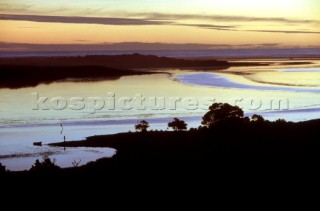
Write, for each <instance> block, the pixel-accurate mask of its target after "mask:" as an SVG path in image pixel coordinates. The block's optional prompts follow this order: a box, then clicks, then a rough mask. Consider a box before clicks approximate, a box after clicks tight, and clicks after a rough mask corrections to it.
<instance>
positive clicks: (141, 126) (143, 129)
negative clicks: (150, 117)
mask: <svg viewBox="0 0 320 211" xmlns="http://www.w3.org/2000/svg"><path fill="white" fill-rule="evenodd" d="M134 127H135V129H136V131H138V132H147V129H148V128H149V127H150V126H149V122H147V121H145V120H142V121H140V122H139V123H138V124H136V125H135V126H134Z"/></svg>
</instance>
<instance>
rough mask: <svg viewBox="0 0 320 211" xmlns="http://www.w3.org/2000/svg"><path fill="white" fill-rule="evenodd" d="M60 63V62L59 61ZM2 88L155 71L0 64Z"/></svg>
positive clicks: (99, 78) (98, 78)
mask: <svg viewBox="0 0 320 211" xmlns="http://www.w3.org/2000/svg"><path fill="white" fill-rule="evenodd" d="M58 64H59V63H58ZM0 69H1V71H0V73H1V77H0V88H22V87H32V86H37V85H38V84H40V83H51V82H54V81H59V80H65V79H70V80H72V81H81V80H86V81H88V80H116V79H119V78H120V77H121V76H126V75H141V74H151V73H153V72H151V71H149V72H145V71H134V70H124V69H114V68H107V67H102V66H67V67H66V66H20V65H19V66H13V65H11V66H10V65H8V66H0Z"/></svg>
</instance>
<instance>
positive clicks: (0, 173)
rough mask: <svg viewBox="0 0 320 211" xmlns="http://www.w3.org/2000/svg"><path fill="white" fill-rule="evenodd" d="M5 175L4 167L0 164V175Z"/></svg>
mask: <svg viewBox="0 0 320 211" xmlns="http://www.w3.org/2000/svg"><path fill="white" fill-rule="evenodd" d="M5 173H6V167H5V166H3V165H2V163H0V175H2V174H5Z"/></svg>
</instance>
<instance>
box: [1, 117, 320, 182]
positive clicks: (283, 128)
mask: <svg viewBox="0 0 320 211" xmlns="http://www.w3.org/2000/svg"><path fill="white" fill-rule="evenodd" d="M319 128H320V119H318V120H312V121H306V122H300V123H290V122H284V121H277V122H268V121H264V122H252V121H251V122H243V121H238V120H235V121H228V122H221V123H219V124H217V125H215V126H213V127H211V128H199V129H191V130H190V131H172V132H169V131H150V132H137V133H123V134H116V135H105V136H94V137H89V138H87V139H86V140H85V141H73V142H62V143H54V144H51V145H52V146H58V147H80V146H84V147H112V148H115V149H116V150H117V154H116V155H115V156H114V157H113V158H109V159H101V160H98V161H96V162H92V163H89V164H87V165H85V166H81V167H76V168H67V169H53V170H52V169H51V170H50V171H26V172H9V173H7V174H6V175H7V176H13V177H16V178H22V177H34V176H44V175H47V176H48V175H49V176H52V175H54V176H59V177H69V178H74V177H75V178H79V177H80V178H82V177H83V178H95V179H97V180H98V179H99V178H100V179H110V178H112V179H114V178H120V177H121V178H126V180H128V179H132V178H140V179H141V180H143V178H146V179H150V178H151V179H152V178H154V177H155V176H156V177H164V178H167V179H168V178H169V179H170V178H180V177H181V178H184V179H186V178H188V179H189V180H190V181H193V182H195V180H196V181H198V180H199V182H200V181H202V180H215V181H220V180H221V181H222V180H224V181H226V180H227V181H228V180H230V181H234V180H239V181H241V180H242V179H245V180H259V181H260V182H263V181H267V180H270V179H275V178H277V179H278V178H282V179H285V180H296V179H299V178H300V179H301V178H303V179H307V180H311V179H317V178H318V177H319V171H318V170H319V160H320V142H319V138H318V137H319ZM216 179H218V180H216ZM106 181H108V180H106ZM133 182H134V181H133Z"/></svg>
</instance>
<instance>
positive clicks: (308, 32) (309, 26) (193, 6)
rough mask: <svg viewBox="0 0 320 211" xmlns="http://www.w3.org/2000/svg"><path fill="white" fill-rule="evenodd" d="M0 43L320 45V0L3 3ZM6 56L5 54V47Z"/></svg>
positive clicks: (33, 0)
mask: <svg viewBox="0 0 320 211" xmlns="http://www.w3.org/2000/svg"><path fill="white" fill-rule="evenodd" d="M0 27H1V31H0V42H1V45H2V46H1V47H0V48H1V49H2V50H4V48H5V47H3V46H6V45H7V44H9V43H11V44H17V45H9V46H11V47H12V46H15V47H17V46H19V45H18V44H101V43H123V42H144V43H173V44H184V43H198V44H214V45H233V46H241V45H243V46H245V45H262V46H263V45H265V46H268V45H270V46H299V47H310V46H320V1H319V0H268V1H257V0H161V1H159V0H90V1H88V0H2V1H1V3H0ZM5 50H8V49H5Z"/></svg>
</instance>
